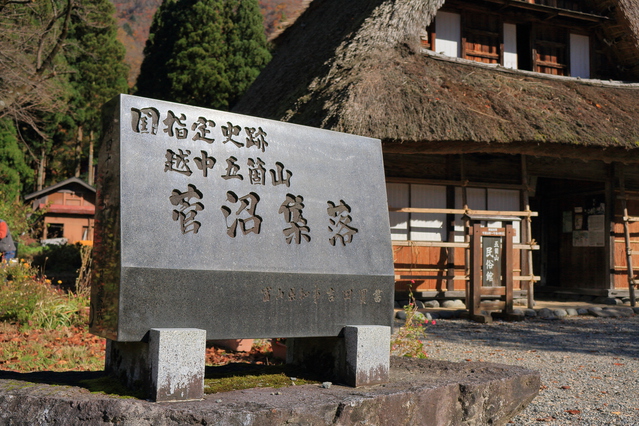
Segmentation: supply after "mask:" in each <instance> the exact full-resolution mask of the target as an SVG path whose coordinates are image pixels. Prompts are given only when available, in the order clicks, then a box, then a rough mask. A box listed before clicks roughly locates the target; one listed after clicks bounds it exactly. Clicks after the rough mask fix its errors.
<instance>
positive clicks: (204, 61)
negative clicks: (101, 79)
mask: <svg viewBox="0 0 639 426" xmlns="http://www.w3.org/2000/svg"><path fill="white" fill-rule="evenodd" d="M266 46H267V42H266V36H265V35H264V28H263V24H262V15H261V13H260V10H259V4H258V2H257V0H241V1H240V0H165V1H164V3H163V4H162V5H161V6H160V8H159V9H158V11H157V12H156V14H155V16H154V18H153V24H152V25H151V34H150V36H149V40H148V41H147V45H146V48H145V50H144V55H145V57H144V61H143V62H142V67H141V70H140V76H139V77H138V82H137V89H138V94H139V95H141V96H147V97H151V98H156V99H163V100H169V101H174V102H180V103H185V104H190V105H198V106H203V107H208V108H218V109H229V107H230V106H232V104H233V103H234V102H235V101H236V100H237V99H238V98H239V97H240V96H241V95H242V94H243V93H244V92H245V91H246V89H247V88H248V86H249V85H250V84H251V83H252V82H253V80H254V79H255V77H257V75H258V74H259V72H260V71H261V70H262V68H264V66H265V65H266V64H267V63H268V61H269V60H270V58H271V55H270V53H269V51H268V49H267V47H266Z"/></svg>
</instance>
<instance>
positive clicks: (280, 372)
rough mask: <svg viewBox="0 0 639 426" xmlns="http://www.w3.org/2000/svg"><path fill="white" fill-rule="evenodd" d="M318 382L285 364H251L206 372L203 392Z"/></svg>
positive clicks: (279, 386)
mask: <svg viewBox="0 0 639 426" xmlns="http://www.w3.org/2000/svg"><path fill="white" fill-rule="evenodd" d="M311 383H319V381H316V380H313V378H311V377H309V376H308V375H307V374H306V373H305V372H302V371H300V370H297V369H293V368H291V367H288V366H286V365H277V366H251V365H247V367H246V368H244V369H242V370H241V371H236V372H229V371H225V370H224V369H222V370H221V371H220V372H219V373H216V372H207V374H206V378H205V379H204V393H205V394H213V393H220V392H230V391H234V390H243V389H252V388H282V387H287V386H297V385H307V384H311Z"/></svg>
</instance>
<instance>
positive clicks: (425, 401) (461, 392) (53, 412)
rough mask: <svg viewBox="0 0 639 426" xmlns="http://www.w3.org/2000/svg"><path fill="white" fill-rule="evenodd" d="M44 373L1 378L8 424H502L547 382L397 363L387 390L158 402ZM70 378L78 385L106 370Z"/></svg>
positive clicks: (265, 391)
mask: <svg viewBox="0 0 639 426" xmlns="http://www.w3.org/2000/svg"><path fill="white" fill-rule="evenodd" d="M43 374H45V373H27V374H19V373H10V372H0V424H29V425H45V424H65V425H80V424H82V425H84V424H92V425H113V424H126V425H195V424H198V425H201V424H215V425H220V426H224V425H256V426H257V425H260V426H270V425H281V424H293V425H355V424H375V425H417V424H419V425H438V426H439V425H451V426H452V425H455V426H457V425H480V424H493V425H502V424H505V423H506V422H507V421H508V420H509V419H510V418H512V417H513V416H514V415H516V414H517V413H519V412H520V411H521V410H523V409H524V408H525V407H526V406H527V405H528V404H529V403H530V402H531V401H532V400H533V398H535V396H536V395H537V393H538V392H539V387H540V384H541V381H540V375H539V373H538V372H535V371H531V370H527V369H524V368H521V367H517V366H509V365H502V364H489V363H452V362H446V361H435V360H429V359H423V360H417V359H409V358H392V359H391V369H390V376H391V381H390V383H386V384H383V385H376V386H370V387H362V388H352V387H346V386H337V385H332V386H330V387H328V388H323V387H321V386H320V385H304V386H292V387H288V388H282V389H272V388H259V389H249V390H244V391H233V392H227V393H219V394H214V395H207V396H205V398H204V399H203V400H201V401H195V402H174V403H153V402H148V401H142V400H137V399H125V398H120V397H113V396H105V395H99V394H91V393H88V391H87V390H86V389H83V388H79V387H75V386H59V385H58V386H52V385H50V384H45V383H47V381H46V380H38V377H43V376H42V375H43ZM52 374H53V373H52ZM55 374H61V375H62V374H67V373H55ZM68 374H69V383H72V382H73V381H74V380H76V381H77V380H82V375H83V374H84V375H87V377H86V378H94V377H95V376H96V374H100V373H95V372H93V373H77V372H75V373H73V372H72V373H68ZM38 375H40V376H38ZM49 383H51V382H50V381H49Z"/></svg>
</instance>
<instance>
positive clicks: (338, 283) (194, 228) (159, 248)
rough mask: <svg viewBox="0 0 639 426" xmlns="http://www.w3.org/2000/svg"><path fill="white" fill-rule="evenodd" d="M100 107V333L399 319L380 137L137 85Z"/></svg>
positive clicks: (268, 333) (336, 328) (306, 331)
mask: <svg viewBox="0 0 639 426" xmlns="http://www.w3.org/2000/svg"><path fill="white" fill-rule="evenodd" d="M104 116H105V123H104V128H105V133H104V139H103V142H102V147H101V154H100V160H99V168H98V178H97V186H98V206H97V213H96V241H95V255H94V259H95V260H94V262H95V267H94V275H93V282H92V301H91V324H90V328H91V331H92V332H93V333H95V334H97V335H100V336H103V337H106V338H109V339H111V340H114V341H121V342H127V341H140V340H142V339H143V338H144V337H145V335H146V333H147V332H148V331H149V330H150V329H151V328H167V327H174V328H197V329H204V330H206V333H207V336H206V338H207V339H228V338H234V339H235V338H260V337H315V336H337V335H338V334H339V333H340V331H341V330H342V328H343V327H344V326H346V325H383V326H390V325H391V323H392V306H393V290H394V288H393V286H394V274H393V259H392V249H391V241H390V227H389V222H388V208H387V201H386V190H385V182H384V172H383V163H382V154H381V144H380V141H379V140H376V139H370V138H365V137H359V136H353V135H347V134H342V133H336V132H330V131H326V130H320V129H314V128H309V127H303V126H298V125H294V124H289V123H282V122H277V121H271V120H265V119H260V118H255V117H248V116H243V115H238V114H232V113H228V112H222V111H216V110H210V109H204V108H197V107H192V106H187V105H179V104H175V103H169V102H163V101H157V100H152V99H146V98H141V97H136V96H128V95H120V96H118V97H117V98H115V99H114V100H113V101H111V102H110V103H109V104H107V105H106V106H105V114H104Z"/></svg>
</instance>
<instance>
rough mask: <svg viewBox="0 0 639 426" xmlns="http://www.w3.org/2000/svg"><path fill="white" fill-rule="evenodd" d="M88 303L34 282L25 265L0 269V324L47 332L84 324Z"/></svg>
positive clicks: (44, 281)
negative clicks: (2, 322) (1, 322)
mask: <svg viewBox="0 0 639 426" xmlns="http://www.w3.org/2000/svg"><path fill="white" fill-rule="evenodd" d="M88 306H89V299H88V297H86V296H78V295H75V294H73V293H69V294H67V293H65V292H64V291H62V290H60V289H58V288H55V287H54V286H52V285H51V283H50V281H49V280H47V279H45V278H38V277H37V275H36V270H35V269H34V268H33V267H32V266H31V265H29V264H28V263H24V262H23V263H9V264H5V265H3V266H2V267H0V321H8V322H16V323H19V324H20V325H22V326H26V327H36V328H43V329H47V330H51V329H55V328H58V327H70V326H74V325H81V324H83V323H85V322H86V319H87V318H86V310H87V307H88Z"/></svg>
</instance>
